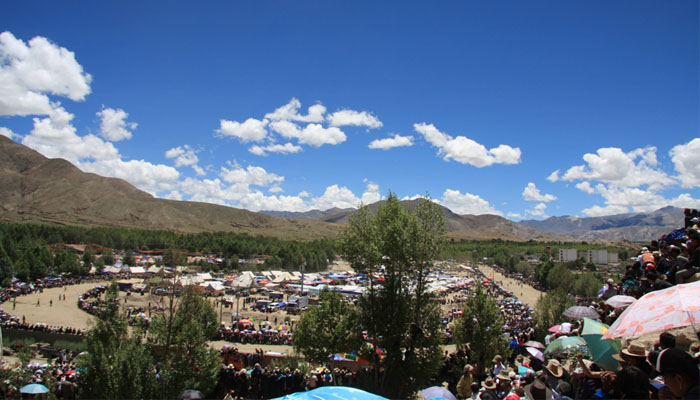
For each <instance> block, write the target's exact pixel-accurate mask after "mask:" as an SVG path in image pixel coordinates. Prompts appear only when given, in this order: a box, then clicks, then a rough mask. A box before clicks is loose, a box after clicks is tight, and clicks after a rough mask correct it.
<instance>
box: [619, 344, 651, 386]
mask: <svg viewBox="0 0 700 400" xmlns="http://www.w3.org/2000/svg"><path fill="white" fill-rule="evenodd" d="M647 355H648V353H647V351H646V349H645V348H644V346H642V345H641V344H639V343H635V342H632V343H630V345H629V346H627V347H626V348H624V349H622V350H621V351H620V353H619V354H613V356H612V357H613V358H614V359H616V360H617V361H619V362H620V365H621V366H623V367H624V366H625V365H632V366H635V367H637V368H639V369H641V370H642V371H644V373H645V374H647V376H649V377H651V378H653V377H654V375H655V374H654V371H653V368H652V367H651V364H649V363H648V362H647Z"/></svg>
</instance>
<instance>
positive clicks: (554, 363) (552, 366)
mask: <svg viewBox="0 0 700 400" xmlns="http://www.w3.org/2000/svg"><path fill="white" fill-rule="evenodd" d="M544 369H546V370H547V371H548V372H549V373H550V374H552V376H554V377H555V378H561V377H562V376H564V368H562V367H561V364H560V363H559V361H558V360H549V362H547V365H545V366H544Z"/></svg>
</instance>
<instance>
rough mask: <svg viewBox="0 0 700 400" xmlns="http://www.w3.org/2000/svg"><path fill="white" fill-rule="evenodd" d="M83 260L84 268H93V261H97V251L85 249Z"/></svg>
mask: <svg viewBox="0 0 700 400" xmlns="http://www.w3.org/2000/svg"><path fill="white" fill-rule="evenodd" d="M81 260H82V262H83V268H85V269H87V270H88V271H89V270H90V268H92V265H93V263H94V262H95V253H93V252H92V250H90V249H85V252H84V253H83V256H82V257H81Z"/></svg>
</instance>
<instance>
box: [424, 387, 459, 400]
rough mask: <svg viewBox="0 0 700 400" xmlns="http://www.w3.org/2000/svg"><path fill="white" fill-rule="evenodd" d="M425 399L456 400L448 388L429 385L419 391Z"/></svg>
mask: <svg viewBox="0 0 700 400" xmlns="http://www.w3.org/2000/svg"><path fill="white" fill-rule="evenodd" d="M420 394H421V396H423V398H424V399H425V400H457V398H456V397H455V395H453V394H452V392H450V391H449V390H447V389H445V388H444V387H440V386H431V387H429V388H427V389H423V390H421V391H420Z"/></svg>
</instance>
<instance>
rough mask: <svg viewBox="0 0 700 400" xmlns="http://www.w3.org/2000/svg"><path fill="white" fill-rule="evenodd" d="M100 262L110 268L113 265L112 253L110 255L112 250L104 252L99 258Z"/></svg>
mask: <svg viewBox="0 0 700 400" xmlns="http://www.w3.org/2000/svg"><path fill="white" fill-rule="evenodd" d="M100 259H102V261H103V262H104V265H106V266H112V265H114V261H115V259H114V253H112V250H106V251H105V252H104V253H102V256H101V257H100Z"/></svg>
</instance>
